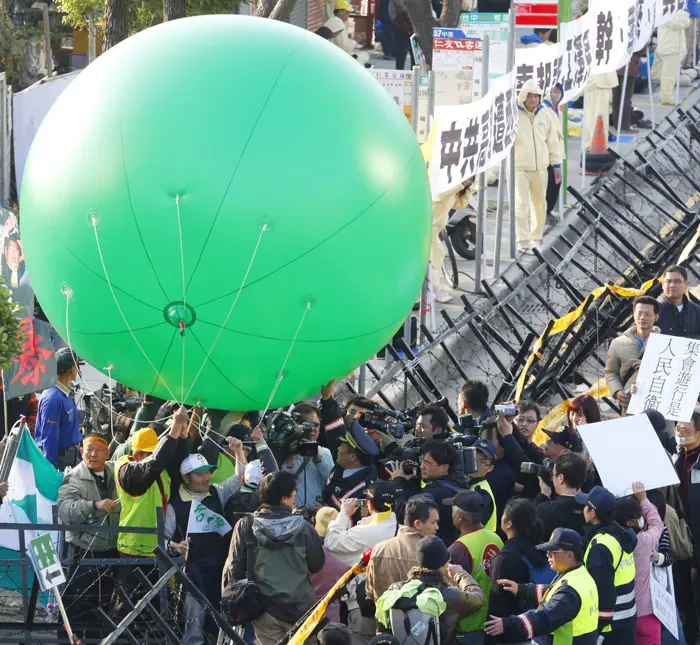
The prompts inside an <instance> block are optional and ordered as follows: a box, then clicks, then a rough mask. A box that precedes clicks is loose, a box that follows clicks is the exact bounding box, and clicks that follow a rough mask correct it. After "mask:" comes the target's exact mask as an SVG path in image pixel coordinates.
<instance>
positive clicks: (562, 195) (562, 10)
mask: <svg viewBox="0 0 700 645" xmlns="http://www.w3.org/2000/svg"><path fill="white" fill-rule="evenodd" d="M558 14H559V32H558V34H557V41H558V42H561V24H562V23H563V22H571V0H559V11H558ZM563 108H564V109H563V111H562V117H563V125H562V130H563V133H564V159H563V160H562V175H561V183H562V190H560V191H559V214H560V216H561V214H562V212H563V210H564V209H563V206H566V202H567V199H568V191H567V190H566V187H567V186H568V185H569V183H568V182H569V102H568V101H567V102H566V103H565V104H564V106H563Z"/></svg>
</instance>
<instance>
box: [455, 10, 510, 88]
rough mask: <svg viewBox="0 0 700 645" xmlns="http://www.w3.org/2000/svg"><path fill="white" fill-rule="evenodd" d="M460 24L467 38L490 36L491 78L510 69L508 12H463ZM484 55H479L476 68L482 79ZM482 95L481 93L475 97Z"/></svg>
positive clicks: (477, 74)
mask: <svg viewBox="0 0 700 645" xmlns="http://www.w3.org/2000/svg"><path fill="white" fill-rule="evenodd" d="M459 26H460V28H461V29H462V30H463V31H464V33H465V35H466V36H467V38H477V39H479V40H480V41H482V42H483V41H484V40H485V38H486V36H488V37H489V79H492V80H495V79H497V78H498V77H499V76H503V74H505V73H506V72H507V71H508V39H509V34H510V25H509V23H508V14H507V13H463V14H461V15H460V17H459ZM481 65H482V57H481V56H478V57H477V59H476V64H475V68H474V73H475V75H476V78H478V79H481ZM479 97H480V93H479V94H478V95H475V96H474V99H475V100H476V99H477V98H479Z"/></svg>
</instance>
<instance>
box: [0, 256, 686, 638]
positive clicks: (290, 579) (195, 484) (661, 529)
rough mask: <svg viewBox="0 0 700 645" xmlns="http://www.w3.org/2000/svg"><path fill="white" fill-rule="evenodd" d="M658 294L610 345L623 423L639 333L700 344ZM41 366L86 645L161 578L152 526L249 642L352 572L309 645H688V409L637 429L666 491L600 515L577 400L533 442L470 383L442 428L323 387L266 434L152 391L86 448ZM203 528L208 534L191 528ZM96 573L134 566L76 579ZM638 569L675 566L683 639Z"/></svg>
mask: <svg viewBox="0 0 700 645" xmlns="http://www.w3.org/2000/svg"><path fill="white" fill-rule="evenodd" d="M662 286H663V296H662V297H661V298H660V299H659V300H658V301H657V300H654V299H652V298H649V297H646V296H641V297H638V298H637V299H636V300H635V301H634V306H633V309H634V327H633V328H632V329H630V330H629V331H627V332H625V333H624V334H623V335H622V336H620V338H618V339H617V340H615V341H614V342H613V343H612V344H611V346H610V356H609V360H608V366H607V368H606V379H607V382H608V385H609V389H610V392H611V394H612V395H613V396H614V397H615V398H616V399H617V401H618V402H619V403H620V405H621V406H622V408H623V413H624V410H625V408H626V405H627V403H628V402H629V398H628V397H629V395H630V389H631V388H633V387H634V379H635V378H636V374H637V373H638V370H639V365H640V360H641V356H642V353H643V350H644V346H645V342H646V339H648V337H649V334H650V333H651V332H652V331H657V332H660V333H663V334H673V335H676V336H686V337H693V338H700V306H698V305H697V304H696V303H694V302H693V301H692V300H689V299H688V279H687V273H686V272H685V269H684V268H683V267H680V266H672V267H669V268H668V269H667V270H666V271H665V272H664V274H663V279H662ZM657 325H658V326H657ZM56 358H57V370H58V382H57V384H56V385H55V386H54V387H52V388H50V389H49V390H47V391H45V392H44V393H43V395H42V396H41V398H40V401H39V410H38V414H37V419H36V427H35V440H36V443H37V445H38V446H39V447H40V448H41V450H42V451H43V453H44V454H45V456H46V458H47V459H48V460H49V461H50V462H51V463H52V464H53V465H54V466H55V467H57V468H58V469H59V470H61V471H64V470H65V476H64V480H63V483H62V485H61V487H60V489H59V496H58V516H59V520H60V521H61V522H62V523H64V524H70V525H73V526H80V527H82V528H81V530H74V531H67V533H66V543H67V546H68V554H67V560H66V561H65V563H66V566H67V567H68V571H67V577H68V581H69V582H68V584H67V585H66V587H65V589H63V597H64V600H65V604H66V607H67V609H68V613H69V616H70V617H71V619H73V620H74V621H75V624H76V625H79V626H80V628H79V630H80V631H79V633H80V634H81V635H82V636H83V637H86V638H90V637H98V636H100V635H101V634H104V633H105V632H104V629H105V628H104V627H103V624H102V620H101V619H100V617H99V616H98V615H97V614H96V611H97V608H98V607H102V608H103V609H106V608H108V607H109V608H110V611H111V612H112V614H113V616H114V618H115V620H117V622H118V619H119V618H121V617H123V616H124V615H125V614H126V612H128V610H129V606H128V604H127V603H125V602H124V595H125V594H124V593H123V591H119V590H120V589H121V590H125V591H126V592H127V594H126V595H127V596H128V598H130V599H131V602H136V600H137V599H138V598H139V597H142V596H143V594H144V587H143V585H142V582H143V580H142V576H141V575H140V573H138V572H137V570H140V571H141V572H143V573H145V574H146V576H147V577H148V578H149V579H150V580H152V581H154V580H156V579H157V577H158V569H157V567H156V558H157V553H156V551H157V546H158V544H159V536H158V533H157V531H156V530H153V531H152V532H151V533H129V532H128V529H133V528H144V527H145V528H149V529H156V528H157V527H158V526H159V525H160V521H159V516H160V517H162V520H163V526H164V537H165V548H166V549H167V551H168V552H169V553H170V555H171V556H172V557H175V558H178V557H180V558H183V561H184V565H183V566H184V571H185V573H186V574H187V576H188V577H189V578H190V580H191V581H192V582H193V583H194V584H195V585H196V586H197V587H198V588H199V590H200V591H201V592H203V594H204V596H205V597H206V598H207V599H208V601H209V602H210V603H211V604H212V605H213V606H214V607H216V608H221V610H222V612H223V613H224V614H225V615H227V616H229V617H230V618H231V620H232V621H233V622H235V623H237V624H240V625H241V633H242V636H243V638H244V640H245V641H246V642H247V643H252V642H254V640H256V641H257V642H258V643H260V645H274V644H276V643H278V642H280V641H281V640H282V639H283V638H284V637H285V635H287V634H289V633H290V632H293V630H294V629H295V625H296V626H298V621H300V619H302V618H303V617H304V616H305V615H307V612H308V611H309V610H310V609H311V608H312V607H313V606H314V605H315V604H316V603H317V602H318V601H319V600H320V599H321V598H323V597H324V596H325V595H326V594H327V593H328V592H329V590H330V589H331V588H332V587H333V585H335V584H336V582H337V581H338V580H339V579H340V578H341V577H342V576H343V575H345V574H346V573H347V572H348V571H349V570H350V569H352V568H353V567H354V566H355V565H356V564H357V563H359V562H363V563H364V566H365V567H366V569H365V570H364V573H356V575H352V576H349V578H348V581H347V583H346V584H345V585H343V587H342V589H341V591H340V593H338V594H336V595H335V596H334V598H333V600H332V602H331V603H330V604H329V606H328V608H327V611H326V612H325V617H324V619H323V620H322V621H321V623H320V624H319V626H318V627H319V630H320V631H319V632H318V634H317V638H318V640H319V642H320V643H321V644H322V645H348V644H350V643H351V644H352V645H362V644H365V643H369V642H373V643H375V644H381V645H390V644H394V645H396V643H399V644H400V645H403V644H404V643H411V644H412V645H449V644H452V643H463V644H465V645H474V644H482V643H485V644H497V643H526V642H532V641H533V639H536V642H538V643H540V642H552V643H554V645H560V644H565V643H566V644H569V643H575V644H577V645H579V644H584V645H585V644H588V643H591V644H593V643H596V644H597V643H605V644H606V645H616V644H618V643H619V644H620V645H629V644H630V643H638V644H639V645H647V644H649V645H660V644H661V643H672V642H682V643H688V645H697V644H698V643H699V642H700V640H699V639H700V631H699V629H698V608H699V606H700V594H698V578H697V575H698V554H699V553H700V410H698V411H696V412H695V413H694V415H693V418H692V421H690V422H688V423H677V424H676V425H675V428H674V427H672V424H669V423H667V421H666V419H664V417H663V416H662V415H661V414H660V413H659V412H657V411H654V410H648V411H647V412H646V413H645V414H646V415H647V416H648V418H649V420H650V421H651V424H652V425H653V427H654V429H655V431H656V433H657V436H658V437H659V439H660V441H661V444H662V445H663V447H664V449H665V450H666V451H667V452H668V453H669V456H670V457H672V458H673V460H674V462H675V467H676V471H677V474H678V478H679V480H680V485H679V486H677V487H669V488H667V489H656V490H649V491H647V490H645V488H644V486H643V485H642V484H640V483H638V482H630V488H631V489H632V490H633V491H634V494H633V495H631V496H628V497H623V498H619V499H616V497H615V496H614V495H613V494H612V493H611V492H610V491H609V490H607V489H606V488H605V487H604V485H603V482H602V481H601V479H600V476H599V474H598V472H597V470H596V466H595V463H594V462H593V460H592V459H591V457H590V455H589V454H588V451H587V450H586V447H585V445H584V443H583V441H582V439H581V436H580V434H579V432H578V427H579V426H581V425H584V424H587V423H595V422H598V421H600V420H601V418H602V417H601V410H600V407H599V405H598V402H597V401H596V399H595V398H593V397H592V396H589V395H579V396H576V397H575V398H574V399H573V400H571V401H570V402H569V403H568V412H567V415H566V422H565V425H564V426H563V427H560V428H556V429H554V430H550V429H545V430H544V432H545V434H546V437H547V440H546V441H545V442H544V443H542V445H537V444H535V443H534V442H533V438H534V436H535V432H536V430H537V429H538V427H539V425H540V421H541V419H542V417H543V414H542V413H543V411H542V410H541V409H540V407H539V406H538V405H537V404H535V403H533V402H527V401H522V402H520V403H518V404H517V406H514V405H513V406H508V405H507V406H498V407H496V406H493V405H491V401H490V399H489V391H488V388H487V386H486V384H484V383H483V382H480V381H478V380H470V381H467V382H466V383H464V385H463V386H462V388H461V391H460V394H459V398H458V411H459V423H457V424H454V423H452V422H451V421H450V417H449V416H448V414H447V412H446V409H445V407H443V405H441V404H430V405H426V406H425V407H423V408H422V409H420V410H418V411H417V412H416V413H415V415H414V416H402V415H401V414H400V413H397V412H396V411H391V410H387V409H385V408H382V407H380V406H379V405H378V404H377V403H376V402H375V401H373V400H370V399H367V398H364V397H360V396H357V397H354V398H352V399H350V400H349V401H346V402H345V404H344V405H341V402H340V401H339V400H338V397H337V396H336V388H335V384H334V382H331V383H329V384H327V385H326V386H324V387H323V388H322V389H321V395H320V400H319V401H317V402H315V403H309V402H301V403H299V404H297V405H295V406H292V408H291V409H290V410H278V411H274V412H273V413H270V414H269V415H268V416H267V417H266V418H265V419H260V418H259V415H258V413H257V412H251V411H248V412H235V411H222V410H203V409H201V408H199V407H197V406H195V407H191V408H189V409H187V408H186V407H184V406H180V405H178V404H177V403H174V402H166V401H163V400H160V399H155V398H152V397H149V396H148V395H146V396H144V397H143V401H142V403H141V405H140V406H139V407H138V409H137V410H136V412H135V414H134V415H133V418H130V417H128V416H123V415H122V416H120V417H119V418H118V419H117V420H116V422H117V423H118V424H119V425H120V426H121V427H122V428H126V432H125V433H124V434H123V435H122V439H121V440H120V439H119V438H118V437H117V436H116V435H115V436H112V435H111V434H110V432H109V430H110V426H109V425H107V426H106V427H104V428H95V429H94V430H93V431H88V432H85V430H84V429H85V427H86V425H85V424H84V423H82V424H81V422H80V419H79V417H80V414H79V411H78V409H77V407H76V404H75V403H74V401H73V398H72V396H71V389H70V388H71V383H72V382H74V381H75V380H76V379H77V378H78V377H79V366H80V360H79V359H78V357H77V356H76V355H75V353H74V352H73V351H72V350H71V349H70V348H64V349H62V350H59V351H58V352H57V356H56ZM6 493H7V487H6V486H3V485H0V497H2V496H4V495H5V494H6ZM207 523H211V525H212V526H214V527H217V528H216V530H209V529H206V530H201V528H197V527H201V526H202V525H203V524H207ZM91 525H92V526H93V527H102V526H107V527H121V529H123V530H122V531H120V532H101V531H99V530H89V529H86V528H85V527H86V526H91ZM104 558H115V559H119V558H129V560H128V564H125V565H119V566H106V565H105V566H101V567H98V566H89V565H84V564H81V562H82V561H83V560H86V559H104ZM135 559H136V560H137V561H136V562H135V563H134V560H135ZM652 567H671V568H672V571H673V578H674V580H675V589H676V600H677V605H678V607H677V622H678V626H679V631H678V633H679V638H678V639H675V638H674V636H673V634H672V633H671V632H670V631H669V630H667V629H666V627H664V625H663V624H662V623H661V621H660V620H659V619H658V618H657V617H656V615H655V614H654V609H653V605H652V600H651V591H650V577H651V575H652ZM245 581H247V582H245ZM118 592H119V593H118ZM154 602H156V600H154ZM205 609H206V608H205V607H204V605H203V603H202V602H201V599H200V598H197V597H196V596H195V595H193V594H192V593H189V592H186V593H184V594H183V603H182V611H181V612H180V618H181V623H182V631H183V634H184V636H183V641H182V642H183V643H185V644H186V645H195V644H204V643H215V642H216V639H217V633H218V628H217V626H216V623H215V622H213V621H212V620H211V615H210V613H208V612H207V611H206V610H205ZM541 638H542V639H544V640H542V639H541ZM547 639H549V640H547Z"/></svg>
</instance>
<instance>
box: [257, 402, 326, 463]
mask: <svg viewBox="0 0 700 645" xmlns="http://www.w3.org/2000/svg"><path fill="white" fill-rule="evenodd" d="M314 428H315V424H314V423H313V422H312V421H301V420H300V419H299V416H298V415H295V414H294V412H291V413H289V412H275V413H274V414H273V415H272V416H271V417H270V420H269V421H268V422H267V423H266V424H265V428H264V433H265V440H266V441H267V444H268V445H269V446H270V450H272V452H273V454H274V455H275V458H276V459H277V461H278V463H282V462H284V461H286V460H287V459H288V458H289V457H291V456H292V455H301V456H302V457H316V456H317V455H318V442H317V441H311V440H309V439H308V436H309V434H310V433H311V432H313V430H314Z"/></svg>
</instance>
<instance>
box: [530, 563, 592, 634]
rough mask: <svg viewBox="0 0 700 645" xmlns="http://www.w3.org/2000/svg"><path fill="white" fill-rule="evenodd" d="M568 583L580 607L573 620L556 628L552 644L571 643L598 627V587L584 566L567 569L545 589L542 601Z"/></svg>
mask: <svg viewBox="0 0 700 645" xmlns="http://www.w3.org/2000/svg"><path fill="white" fill-rule="evenodd" d="M564 581H566V584H567V585H569V587H571V588H572V589H573V590H574V591H576V593H577V594H578V595H579V598H581V608H580V609H579V610H578V614H576V616H575V617H574V619H573V620H570V621H569V622H568V623H566V624H565V625H562V626H561V627H560V628H559V629H557V630H556V631H555V632H554V634H552V635H553V636H554V642H553V645H571V643H573V642H574V638H576V637H577V636H583V635H585V634H591V633H593V632H595V631H597V629H598V589H597V587H596V584H595V580H593V578H592V577H591V574H590V573H588V571H587V570H586V568H585V567H583V566H580V567H577V568H576V569H572V570H571V571H567V572H566V573H565V574H564V575H563V576H562V577H561V578H559V579H558V580H555V581H554V583H553V584H552V585H551V586H550V587H549V588H548V589H547V591H545V593H544V597H543V601H544V600H547V598H549V596H551V595H552V594H553V593H554V592H555V591H556V590H557V589H558V588H559V587H560V586H561V585H562V584H563V583H564Z"/></svg>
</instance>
